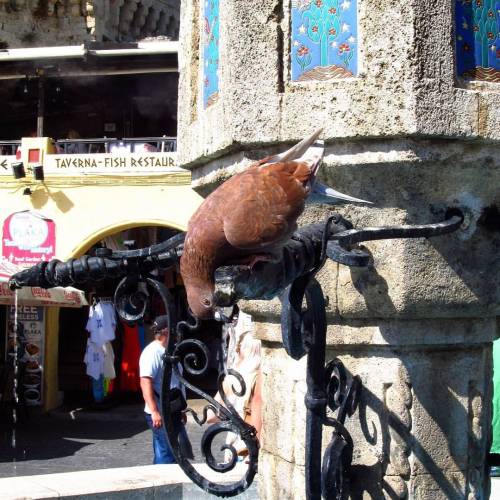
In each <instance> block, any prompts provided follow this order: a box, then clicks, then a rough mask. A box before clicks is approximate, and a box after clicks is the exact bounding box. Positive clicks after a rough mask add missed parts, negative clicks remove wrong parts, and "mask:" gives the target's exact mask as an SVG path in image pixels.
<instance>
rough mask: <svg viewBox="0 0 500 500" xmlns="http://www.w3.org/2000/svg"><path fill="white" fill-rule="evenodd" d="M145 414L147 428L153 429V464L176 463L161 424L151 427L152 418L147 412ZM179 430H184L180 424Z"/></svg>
mask: <svg viewBox="0 0 500 500" xmlns="http://www.w3.org/2000/svg"><path fill="white" fill-rule="evenodd" d="M144 414H145V415H146V422H147V423H148V426H149V428H150V429H151V430H152V431H153V453H154V458H153V464H155V465H156V464H175V463H177V462H176V460H175V457H174V454H173V452H172V448H170V445H169V444H168V439H167V434H166V432H165V429H164V428H163V426H161V427H159V428H154V427H153V419H152V418H151V415H150V414H149V413H144ZM181 432H186V430H185V429H184V426H182V429H181Z"/></svg>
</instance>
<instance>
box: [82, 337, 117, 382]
mask: <svg viewBox="0 0 500 500" xmlns="http://www.w3.org/2000/svg"><path fill="white" fill-rule="evenodd" d="M83 362H84V363H85V364H86V365H87V372H86V373H87V375H89V376H90V377H92V378H93V379H95V380H99V378H100V376H101V375H104V376H105V377H107V378H110V379H111V378H115V377H116V373H115V366H114V362H115V355H114V352H113V347H112V346H111V344H110V343H109V342H106V343H105V344H103V345H101V346H99V345H97V344H96V343H95V342H92V341H91V340H90V338H89V339H87V349H86V350H85V357H84V358H83Z"/></svg>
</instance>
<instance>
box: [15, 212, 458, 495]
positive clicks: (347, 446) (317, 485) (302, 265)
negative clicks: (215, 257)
mask: <svg viewBox="0 0 500 500" xmlns="http://www.w3.org/2000/svg"><path fill="white" fill-rule="evenodd" d="M462 221H463V216H462V214H461V213H460V212H459V211H458V210H450V211H449V212H448V213H447V214H446V220H444V221H442V222H438V223H433V224H426V225H420V226H394V227H378V228H364V229H354V228H353V227H352V224H351V223H350V222H349V221H347V220H345V219H343V218H342V217H340V216H338V215H333V216H331V217H329V218H328V220H327V221H326V223H324V224H311V225H308V226H304V227H302V228H300V229H299V230H298V231H297V232H296V233H294V234H293V235H292V237H291V238H290V239H289V241H288V242H287V243H286V244H285V245H284V246H283V247H282V249H281V255H279V256H278V257H279V258H277V259H275V260H273V261H272V262H258V263H256V264H255V265H254V266H253V267H247V266H226V267H221V268H219V269H217V270H216V273H215V297H214V299H215V303H216V304H217V305H218V306H220V307H226V306H231V305H233V304H235V303H236V302H237V301H238V300H239V299H250V300H251V299H271V298H273V297H276V296H279V297H280V299H281V302H282V312H281V328H282V335H283V345H284V347H285V349H286V351H287V353H288V354H289V355H290V356H291V357H292V358H294V359H299V358H301V357H302V356H304V355H306V354H307V394H306V397H305V405H306V409H307V420H306V494H307V498H308V499H319V498H320V497H321V496H323V497H324V498H325V499H328V500H333V499H335V500H338V499H343V498H345V497H346V496H347V494H348V489H349V485H348V478H349V468H350V464H351V460H352V454H353V447H354V444H353V441H352V438H351V436H350V434H349V432H348V431H347V429H346V427H345V422H346V419H347V417H350V416H352V415H353V414H354V412H355V411H356V408H357V405H358V401H359V396H360V393H361V390H362V388H361V382H360V380H359V378H358V377H351V376H350V375H348V374H347V372H346V370H345V368H344V366H343V365H342V363H341V362H340V361H339V360H337V359H335V360H333V361H330V362H329V363H327V364H326V366H325V351H326V329H327V318H326V303H325V298H324V296H323V292H322V289H321V286H320V284H319V283H318V282H317V281H316V279H315V275H316V273H317V272H318V271H319V269H321V267H322V266H323V265H324V263H325V261H326V259H327V258H329V259H331V260H333V261H335V262H339V263H341V264H344V265H348V266H367V265H369V264H370V260H371V256H370V254H369V253H368V252H366V251H365V250H363V249H362V248H359V247H357V246H356V245H357V244H359V243H362V242H364V241H371V240H380V239H388V238H420V237H434V236H439V235H444V234H447V233H451V232H453V231H456V230H457V229H458V228H459V227H460V225H461V224H462ZM183 241H184V235H183V234H179V235H177V236H174V237H173V238H170V239H169V240H167V241H165V242H163V243H161V244H159V245H153V246H151V247H148V248H143V249H139V250H129V251H120V252H116V251H115V252H112V251H109V250H106V249H102V250H100V251H99V252H98V254H97V255H96V256H94V257H89V256H83V257H81V258H79V259H71V260H69V261H67V262H60V261H57V260H53V261H51V262H48V263H47V262H41V263H39V264H37V265H36V266H34V267H32V268H30V269H27V270H24V271H21V272H20V273H17V274H16V275H14V276H13V277H12V278H11V282H10V284H11V287H12V288H16V287H21V286H41V287H43V288H51V287H54V286H69V285H79V284H82V283H91V282H95V281H99V280H101V279H105V278H121V281H120V283H119V285H118V286H117V288H116V291H115V306H116V308H117V311H118V314H119V315H120V316H121V317H122V318H124V319H125V320H127V321H134V320H137V319H139V318H141V317H142V316H143V314H144V311H145V308H146V303H147V300H148V296H147V295H145V294H144V293H143V292H141V289H140V287H139V283H141V282H144V283H146V284H147V285H149V286H150V287H152V288H153V290H154V291H155V292H156V293H158V294H159V295H160V296H161V298H162V301H163V303H164V306H165V310H166V311H167V319H166V321H167V323H168V327H169V330H170V332H171V333H172V332H173V334H171V336H170V340H169V345H168V348H167V349H166V353H165V357H164V378H163V390H162V395H161V408H162V413H163V416H164V419H163V421H164V426H165V430H166V433H167V437H168V440H169V442H170V445H171V446H172V449H173V452H174V455H175V457H176V459H177V461H178V463H179V465H180V466H181V468H182V469H183V470H184V472H185V473H186V474H187V475H188V476H189V477H190V478H191V479H192V480H193V481H194V482H195V483H196V484H198V485H199V486H200V487H201V488H203V489H204V490H206V491H208V492H210V493H212V494H214V495H217V496H227V497H229V496H234V495H237V494H239V493H241V492H242V491H244V490H245V489H246V488H247V487H248V486H249V485H250V484H251V482H252V481H253V478H254V476H255V474H256V471H257V459H258V449H259V446H258V442H257V438H256V433H255V429H254V428H253V427H251V426H249V425H248V424H247V423H245V422H244V421H243V420H242V418H241V417H240V416H239V415H238V413H237V411H236V410H235V409H234V407H233V406H232V405H231V403H230V401H229V400H228V398H227V396H226V395H225V393H224V390H223V389H224V386H223V381H224V378H225V377H233V378H234V379H235V381H236V383H237V387H236V388H235V387H233V392H234V393H235V394H244V393H245V382H244V380H243V378H242V377H241V375H240V374H238V373H237V372H234V371H233V370H226V369H224V368H221V371H220V375H219V380H218V388H219V392H220V395H221V398H222V401H223V404H221V403H219V402H218V401H216V400H215V399H214V398H212V397H211V396H210V395H208V394H206V393H205V392H203V391H201V390H200V389H199V388H197V387H195V386H194V385H192V384H191V383H190V382H188V381H187V380H186V378H185V376H184V375H185V374H186V373H191V374H204V373H206V370H207V367H208V357H209V352H208V348H207V347H206V346H205V344H203V343H202V342H201V341H199V340H198V339H193V338H184V336H185V334H186V333H187V332H191V333H196V330H197V329H198V328H199V326H200V324H199V322H198V321H197V320H195V319H194V318H193V320H192V321H186V320H184V321H180V319H179V317H178V311H177V309H176V306H175V301H174V298H173V297H172V295H171V293H170V291H169V290H168V289H167V288H166V287H165V286H164V285H162V284H161V283H159V282H158V281H157V280H156V279H154V277H153V276H152V275H151V271H153V270H154V269H167V268H168V267H170V266H173V265H176V264H178V261H179V258H180V256H181V254H182V248H183ZM304 300H305V304H306V306H305V307H303V303H304ZM220 317H221V318H222V319H224V315H223V314H220ZM173 375H175V376H176V377H177V378H178V380H180V382H181V383H182V385H183V387H184V388H189V389H191V390H192V391H194V392H195V393H196V394H198V395H199V396H201V397H202V398H204V399H205V400H206V401H207V405H206V406H205V407H204V409H203V412H202V415H201V416H200V415H198V414H197V413H196V412H195V411H194V410H192V409H190V408H187V403H186V400H185V396H184V394H183V392H182V391H179V390H177V389H171V388H170V382H171V379H172V376H173ZM328 409H329V411H330V412H336V416H335V417H332V416H328V415H327V411H328ZM209 411H212V412H213V413H215V414H216V415H217V416H218V419H219V420H218V422H216V423H214V424H212V425H210V426H209V427H208V428H207V429H206V430H205V432H204V434H203V437H202V443H201V444H202V452H203V455H204V457H205V461H206V463H207V464H208V466H209V467H210V468H211V469H213V470H214V471H217V472H228V471H229V470H232V469H233V468H234V466H235V464H236V460H237V453H236V450H235V449H234V447H232V446H231V445H227V446H223V449H222V451H226V453H227V459H226V460H223V461H222V462H221V461H218V460H217V459H216V458H215V456H214V454H213V452H212V446H213V443H214V438H215V437H216V436H218V435H219V434H221V433H223V432H227V431H230V432H233V433H235V434H237V435H238V436H240V437H241V439H242V440H243V441H244V442H245V444H246V446H247V449H248V454H249V455H248V464H247V467H246V471H245V473H244V475H243V476H242V478H241V479H240V480H239V481H237V482H235V483H231V484H218V483H214V482H212V481H209V480H208V479H206V478H205V477H203V476H202V475H201V474H200V473H199V472H198V471H197V470H196V469H195V468H194V467H193V466H192V465H191V463H190V462H189V459H188V456H187V455H188V454H189V453H188V451H186V449H185V446H183V443H182V439H181V434H182V433H181V432H180V431H179V429H180V423H179V422H180V421H181V419H182V414H188V413H189V414H191V415H192V416H193V418H194V420H195V422H197V423H198V424H199V425H203V424H204V423H206V422H207V418H208V414H209ZM325 425H326V426H331V427H333V429H334V433H333V436H332V440H331V442H330V443H329V445H328V446H327V448H326V451H325V454H324V456H323V458H322V457H321V441H322V432H323V426H325Z"/></svg>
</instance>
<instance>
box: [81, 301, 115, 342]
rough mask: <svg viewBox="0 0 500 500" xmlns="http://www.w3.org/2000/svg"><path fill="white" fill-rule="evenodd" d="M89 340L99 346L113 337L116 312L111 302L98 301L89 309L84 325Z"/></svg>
mask: <svg viewBox="0 0 500 500" xmlns="http://www.w3.org/2000/svg"><path fill="white" fill-rule="evenodd" d="M86 329H87V331H88V332H89V333H90V340H91V341H92V342H94V344H97V345H99V346H102V345H103V344H105V343H106V342H109V341H111V340H114V339H115V330H116V313H115V307H114V305H113V304H112V303H111V302H104V303H103V302H98V303H97V304H96V305H95V306H92V307H91V308H90V309H89V319H88V321H87V326H86Z"/></svg>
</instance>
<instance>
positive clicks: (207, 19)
mask: <svg viewBox="0 0 500 500" xmlns="http://www.w3.org/2000/svg"><path fill="white" fill-rule="evenodd" d="M203 8H204V13H203V35H202V47H203V104H204V107H205V108H207V107H208V106H210V105H211V104H213V103H214V102H215V101H216V100H217V96H218V94H219V0H205V3H204V7H203Z"/></svg>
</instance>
